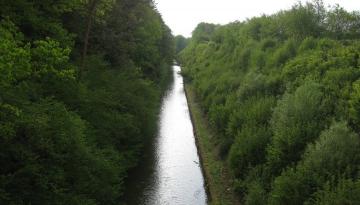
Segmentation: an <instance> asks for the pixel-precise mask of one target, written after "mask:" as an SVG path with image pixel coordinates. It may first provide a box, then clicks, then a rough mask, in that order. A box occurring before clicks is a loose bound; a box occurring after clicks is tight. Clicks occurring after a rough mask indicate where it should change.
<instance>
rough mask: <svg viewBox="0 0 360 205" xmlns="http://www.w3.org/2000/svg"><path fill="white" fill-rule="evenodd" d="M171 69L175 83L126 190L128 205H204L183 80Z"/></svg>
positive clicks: (202, 182) (165, 99)
mask: <svg viewBox="0 0 360 205" xmlns="http://www.w3.org/2000/svg"><path fill="white" fill-rule="evenodd" d="M179 71H180V67H179V66H174V71H173V72H174V82H173V85H172V86H171V88H170V89H169V91H168V92H167V95H166V96H165V97H164V99H163V102H162V109H161V113H160V119H159V120H160V122H159V134H158V137H157V138H156V140H155V142H154V144H153V146H150V148H149V149H148V150H147V151H146V153H147V154H146V157H145V159H144V161H143V162H142V164H140V166H139V168H137V170H134V172H133V173H132V174H131V176H130V179H129V181H130V182H129V183H128V186H127V187H128V188H127V190H126V194H125V197H126V201H127V204H129V205H133V204H134V205H137V204H142V205H205V204H206V201H207V198H206V191H205V188H204V177H203V175H202V172H201V167H200V163H199V156H198V153H197V148H196V145H195V139H194V134H193V127H192V123H191V120H190V115H189V110H188V105H187V100H186V97H185V93H184V86H183V79H182V76H181V75H180V74H178V72H179Z"/></svg>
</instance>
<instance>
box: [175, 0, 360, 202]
mask: <svg viewBox="0 0 360 205" xmlns="http://www.w3.org/2000/svg"><path fill="white" fill-rule="evenodd" d="M359 54H360V13H359V12H347V11H345V10H344V9H343V8H341V7H339V6H334V7H332V8H329V9H326V8H325V6H324V4H323V3H322V2H321V1H313V2H311V3H306V4H301V3H298V4H296V5H294V6H293V7H292V9H290V10H286V11H281V12H278V13H276V14H274V15H271V16H266V15H263V16H261V17H256V18H252V19H248V20H246V21H244V22H234V23H230V24H228V25H225V26H219V25H213V24H207V23H201V24H199V25H198V27H197V28H196V29H195V31H194V32H193V36H192V38H191V41H190V43H189V45H188V46H187V47H186V48H185V49H184V50H183V51H182V52H181V53H180V59H181V63H182V65H183V74H184V76H185V77H186V80H187V83H188V84H190V85H191V86H192V87H194V89H195V91H196V93H197V95H198V98H199V99H200V102H201V105H202V108H203V111H204V112H205V113H206V115H207V117H208V120H209V123H210V124H211V125H212V127H214V128H215V130H216V133H217V137H216V139H215V140H216V144H217V145H218V146H217V148H218V155H219V157H221V158H222V159H223V160H224V161H226V162H227V163H226V164H227V166H229V169H230V170H231V171H232V173H233V175H234V178H235V179H234V183H233V188H234V190H235V192H236V194H237V196H238V197H239V198H240V199H241V200H242V201H243V202H244V204H249V205H250V204H277V205H279V204H284V205H289V204H339V205H340V204H358V203H359V201H360V199H359V196H360V178H359V177H360V175H359V165H360V137H359V131H360V126H359V123H360V60H359Z"/></svg>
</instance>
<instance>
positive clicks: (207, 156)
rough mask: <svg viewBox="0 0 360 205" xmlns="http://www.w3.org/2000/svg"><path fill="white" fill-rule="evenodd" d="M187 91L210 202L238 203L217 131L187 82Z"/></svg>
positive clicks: (232, 204)
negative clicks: (220, 150) (210, 124)
mask: <svg viewBox="0 0 360 205" xmlns="http://www.w3.org/2000/svg"><path fill="white" fill-rule="evenodd" d="M185 92H186V97H187V99H188V104H189V109H190V114H191V119H192V122H193V126H194V134H195V138H196V142H197V147H198V152H199V155H200V158H201V163H202V168H203V172H204V175H205V181H206V186H207V191H208V193H209V195H210V196H209V197H208V198H209V204H210V205H238V204H240V203H239V201H238V200H237V199H236V197H235V195H234V193H233V191H232V183H233V177H232V176H231V174H230V172H229V170H228V166H227V164H226V161H223V160H221V159H220V158H219V157H218V154H217V145H216V143H215V141H216V140H215V135H216V134H215V133H216V132H215V131H214V130H212V129H211V127H210V126H209V124H208V121H207V118H206V116H205V115H204V113H203V112H202V109H201V107H200V105H199V102H198V101H197V98H196V94H195V91H194V89H193V88H192V85H191V84H189V83H185Z"/></svg>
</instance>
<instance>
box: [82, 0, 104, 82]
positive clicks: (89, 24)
mask: <svg viewBox="0 0 360 205" xmlns="http://www.w3.org/2000/svg"><path fill="white" fill-rule="evenodd" d="M98 1H99V0H92V1H90V3H89V8H88V16H87V25H86V31H85V36H84V46H83V49H82V56H81V65H80V69H79V76H78V79H79V80H80V79H81V77H82V73H83V71H84V69H85V61H86V55H87V51H88V46H89V37H90V31H91V27H92V24H93V20H94V16H95V11H96V5H97V3H98Z"/></svg>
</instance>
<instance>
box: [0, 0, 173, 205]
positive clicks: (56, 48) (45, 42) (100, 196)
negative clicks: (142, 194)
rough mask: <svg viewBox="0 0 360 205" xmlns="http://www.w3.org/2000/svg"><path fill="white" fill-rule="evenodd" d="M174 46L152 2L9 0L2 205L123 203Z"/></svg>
mask: <svg viewBox="0 0 360 205" xmlns="http://www.w3.org/2000/svg"><path fill="white" fill-rule="evenodd" d="M173 47H174V46H173V37H172V35H171V32H170V30H169V29H168V28H167V26H166V25H165V24H164V23H163V21H162V19H161V16H160V14H159V13H158V12H157V11H156V8H155V6H154V3H153V2H152V0H60V1H58V0H57V1H55V0H41V1H30V0H18V1H13V0H12V1H11V0H2V1H1V2H0V164H1V166H0V204H9V205H25V204H26V205H28V204H36V205H40V204H53V205H56V204H58V205H60V204H64V205H65V204H66V205H85V204H86V205H101V204H103V205H111V204H121V197H122V193H123V189H124V185H123V182H124V178H125V177H126V176H127V172H128V171H129V169H130V168H132V167H134V166H135V165H136V164H137V163H138V160H139V157H140V153H141V148H142V146H143V145H144V143H146V142H147V141H148V140H149V139H151V137H152V136H153V134H154V132H155V129H156V124H155V123H156V120H155V118H156V117H157V112H158V106H159V101H160V95H161V92H162V90H163V89H164V87H165V85H166V81H167V79H168V78H169V76H171V75H169V74H171V72H170V64H171V63H172V59H173V50H174V49H173Z"/></svg>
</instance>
